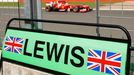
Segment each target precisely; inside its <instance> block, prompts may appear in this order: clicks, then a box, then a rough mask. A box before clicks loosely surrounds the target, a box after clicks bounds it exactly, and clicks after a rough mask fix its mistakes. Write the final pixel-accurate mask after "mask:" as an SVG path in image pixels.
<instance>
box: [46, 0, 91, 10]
mask: <svg viewBox="0 0 134 75" xmlns="http://www.w3.org/2000/svg"><path fill="white" fill-rule="evenodd" d="M45 10H46V11H47V12H50V11H73V12H89V11H91V10H92V9H91V8H90V7H89V6H88V5H70V4H68V3H66V2H65V1H63V0H59V1H57V2H55V1H51V2H48V3H46V7H45Z"/></svg>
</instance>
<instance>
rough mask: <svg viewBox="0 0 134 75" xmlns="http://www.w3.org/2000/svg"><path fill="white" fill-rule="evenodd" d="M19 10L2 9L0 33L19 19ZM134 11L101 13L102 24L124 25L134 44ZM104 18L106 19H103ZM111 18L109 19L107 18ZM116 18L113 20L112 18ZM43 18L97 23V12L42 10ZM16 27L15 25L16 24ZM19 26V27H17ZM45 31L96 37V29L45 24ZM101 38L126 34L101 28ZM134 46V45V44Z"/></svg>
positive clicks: (122, 36) (120, 36)
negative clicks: (9, 23) (11, 22)
mask: <svg viewBox="0 0 134 75" xmlns="http://www.w3.org/2000/svg"><path fill="white" fill-rule="evenodd" d="M17 12H18V10H17V9H6V8H0V24H1V25H0V28H1V29H0V31H1V32H2V33H4V30H5V27H6V24H7V21H8V20H9V19H10V18H13V17H18V14H17ZM20 12H21V14H20V15H21V17H22V18H23V17H24V11H23V10H22V9H21V11H20ZM133 13H134V11H131V10H126V11H123V12H122V11H119V10H113V11H107V10H103V11H100V16H101V17H100V23H104V24H117V25H122V26H124V27H125V28H127V29H128V31H129V32H130V34H131V36H132V41H133V42H134V39H133V38H134V25H133V24H134V14H133ZM102 16H104V17H102ZM107 16H109V17H107ZM113 16H114V17H116V18H111V17H113ZM42 18H43V19H49V20H59V21H73V22H88V23H96V11H95V10H93V11H91V12H87V13H74V12H45V11H44V10H42ZM14 25H15V24H14ZM15 26H17V25H15ZM43 29H45V30H50V31H58V32H67V33H77V34H85V35H90V34H91V35H96V27H83V26H69V25H60V24H47V23H44V25H43ZM100 34H101V36H106V37H113V38H114V37H115V38H125V35H124V33H122V32H121V31H119V30H116V29H106V28H100ZM0 37H3V34H0ZM133 46H134V44H133Z"/></svg>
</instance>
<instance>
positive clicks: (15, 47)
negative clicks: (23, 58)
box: [4, 36, 24, 54]
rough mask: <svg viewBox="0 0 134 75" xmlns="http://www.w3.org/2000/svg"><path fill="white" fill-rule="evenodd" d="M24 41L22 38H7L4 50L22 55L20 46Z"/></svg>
mask: <svg viewBox="0 0 134 75" xmlns="http://www.w3.org/2000/svg"><path fill="white" fill-rule="evenodd" d="M23 42H24V40H23V39H22V38H17V37H12V36H7V37H6V41H5V46H4V50H6V51H9V52H13V53H18V54H22V44H23Z"/></svg>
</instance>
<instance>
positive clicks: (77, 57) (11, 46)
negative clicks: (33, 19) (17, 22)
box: [2, 27, 128, 75]
mask: <svg viewBox="0 0 134 75" xmlns="http://www.w3.org/2000/svg"><path fill="white" fill-rule="evenodd" d="M127 49H128V43H127V41H126V40H118V39H109V38H102V37H94V36H84V35H75V34H66V33H57V32H49V31H32V30H28V29H18V28H11V27H9V28H7V31H6V34H5V38H4V41H3V47H2V57H3V58H4V59H8V60H11V61H12V62H17V63H20V64H22V65H23V64H27V65H30V66H34V67H35V68H36V67H38V68H41V69H42V70H43V71H45V70H46V69H47V70H51V71H52V72H58V73H63V74H69V75H126V66H127Z"/></svg>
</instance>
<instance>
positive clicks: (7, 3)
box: [0, 2, 95, 8]
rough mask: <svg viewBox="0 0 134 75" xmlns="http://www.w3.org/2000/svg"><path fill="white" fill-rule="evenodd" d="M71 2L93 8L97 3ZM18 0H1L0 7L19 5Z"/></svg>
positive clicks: (21, 5) (43, 5) (43, 4)
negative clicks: (10, 0)
mask: <svg viewBox="0 0 134 75" xmlns="http://www.w3.org/2000/svg"><path fill="white" fill-rule="evenodd" d="M69 4H72V5H77V4H85V5H89V6H90V7H91V8H94V7H95V3H91V2H69ZM17 6H18V3H17V2H0V7H17ZM20 7H24V4H20ZM42 7H45V3H42Z"/></svg>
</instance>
